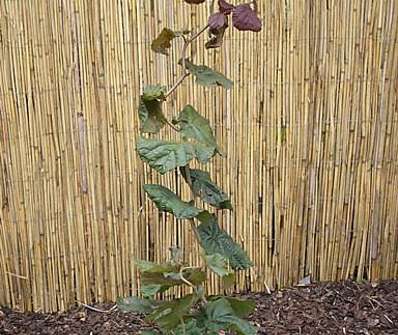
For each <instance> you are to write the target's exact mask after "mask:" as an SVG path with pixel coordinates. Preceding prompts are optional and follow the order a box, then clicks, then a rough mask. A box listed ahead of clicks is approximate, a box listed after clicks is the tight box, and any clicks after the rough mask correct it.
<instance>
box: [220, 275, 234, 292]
mask: <svg viewBox="0 0 398 335" xmlns="http://www.w3.org/2000/svg"><path fill="white" fill-rule="evenodd" d="M222 282H223V288H224V290H226V289H229V288H231V287H232V286H234V285H235V273H233V272H231V273H229V274H228V275H226V276H224V277H223V278H222Z"/></svg>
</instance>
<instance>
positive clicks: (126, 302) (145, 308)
mask: <svg viewBox="0 0 398 335" xmlns="http://www.w3.org/2000/svg"><path fill="white" fill-rule="evenodd" d="M116 303H117V307H118V308H119V309H120V310H121V311H123V312H134V313H144V314H147V313H152V312H153V310H154V309H155V308H156V307H157V306H158V303H157V302H156V301H155V300H152V299H142V298H138V297H127V298H118V299H117V301H116Z"/></svg>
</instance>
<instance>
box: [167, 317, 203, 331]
mask: <svg viewBox="0 0 398 335" xmlns="http://www.w3.org/2000/svg"><path fill="white" fill-rule="evenodd" d="M203 334H206V333H204V330H203V328H202V327H199V326H198V325H197V322H196V320H195V319H191V320H188V322H186V323H185V324H180V325H179V326H178V327H177V328H176V329H175V330H174V335H203Z"/></svg>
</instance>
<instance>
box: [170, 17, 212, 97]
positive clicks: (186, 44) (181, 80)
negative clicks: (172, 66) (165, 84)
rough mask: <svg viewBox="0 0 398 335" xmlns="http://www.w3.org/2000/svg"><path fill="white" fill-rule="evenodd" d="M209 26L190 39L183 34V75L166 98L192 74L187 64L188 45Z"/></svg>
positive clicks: (181, 56)
mask: <svg viewBox="0 0 398 335" xmlns="http://www.w3.org/2000/svg"><path fill="white" fill-rule="evenodd" d="M208 26H209V25H208V24H207V25H206V26H205V27H203V28H202V29H201V30H199V31H198V32H196V33H195V34H194V35H192V36H191V37H190V38H189V39H187V38H186V37H185V36H184V35H182V38H183V39H184V45H183V47H182V49H181V55H180V59H181V62H182V64H181V65H182V71H183V74H182V75H181V77H180V78H178V80H177V81H176V82H175V84H174V85H173V86H172V87H171V88H170V89H169V90H168V91H167V92H166V94H165V98H168V97H169V96H170V95H171V94H172V93H173V92H174V91H175V90H176V89H177V87H178V86H180V85H181V84H182V82H183V81H184V80H185V78H187V77H188V76H189V75H190V73H189V72H187V68H186V66H185V54H186V52H187V49H188V46H189V45H190V44H191V43H192V42H193V41H194V40H196V39H197V38H198V37H199V36H200V35H201V34H202V33H203V32H204V31H205V30H206V29H207V28H208Z"/></svg>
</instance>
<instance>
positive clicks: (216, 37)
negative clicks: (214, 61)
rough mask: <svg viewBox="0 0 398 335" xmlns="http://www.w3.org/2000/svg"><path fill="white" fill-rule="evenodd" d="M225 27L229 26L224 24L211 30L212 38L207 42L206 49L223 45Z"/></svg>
mask: <svg viewBox="0 0 398 335" xmlns="http://www.w3.org/2000/svg"><path fill="white" fill-rule="evenodd" d="M225 29H227V26H224V27H223V28H220V29H215V30H210V34H211V36H212V37H211V38H210V40H208V41H207V42H206V44H205V47H206V49H214V48H219V47H221V45H222V42H223V38H224V33H225Z"/></svg>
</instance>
